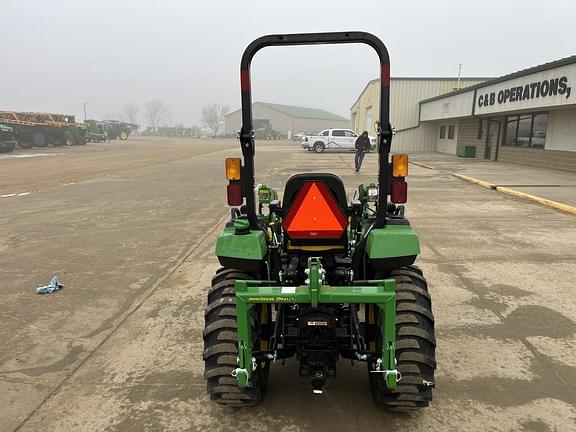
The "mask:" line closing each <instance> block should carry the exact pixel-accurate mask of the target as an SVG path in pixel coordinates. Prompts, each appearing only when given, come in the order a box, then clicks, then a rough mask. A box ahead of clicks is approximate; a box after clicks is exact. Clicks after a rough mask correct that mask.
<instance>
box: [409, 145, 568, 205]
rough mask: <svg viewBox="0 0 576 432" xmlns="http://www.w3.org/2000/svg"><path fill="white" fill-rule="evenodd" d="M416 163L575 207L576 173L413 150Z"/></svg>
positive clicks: (412, 159) (413, 159) (411, 157)
mask: <svg viewBox="0 0 576 432" xmlns="http://www.w3.org/2000/svg"><path fill="white" fill-rule="evenodd" d="M410 160H411V161H412V162H413V163H415V164H419V165H420V166H424V167H430V168H433V169H436V170H443V171H446V172H450V173H457V174H461V175H465V176H468V177H473V178H475V179H478V180H482V181H485V182H488V183H491V184H493V185H496V186H504V187H506V188H510V189H514V190H516V191H518V192H523V193H526V194H530V195H536V196H538V197H542V198H544V199H547V200H552V201H556V202H559V203H562V204H566V205H568V206H572V207H576V173H574V172H569V171H560V170H551V169H547V168H536V167H530V166H524V165H516V164H509V163H504V162H491V161H484V160H478V159H466V158H460V157H457V156H452V155H448V154H442V153H417V154H413V155H410Z"/></svg>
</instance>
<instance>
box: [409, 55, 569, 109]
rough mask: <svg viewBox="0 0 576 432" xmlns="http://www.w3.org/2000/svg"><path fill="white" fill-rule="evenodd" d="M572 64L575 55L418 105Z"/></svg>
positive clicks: (429, 99)
mask: <svg viewBox="0 0 576 432" xmlns="http://www.w3.org/2000/svg"><path fill="white" fill-rule="evenodd" d="M572 63H576V55H573V56H570V57H564V58H561V59H560V60H555V61H552V62H548V63H543V64H541V65H538V66H533V67H530V68H528V69H521V70H519V71H516V72H512V73H509V74H506V75H502V76H501V77H498V78H492V79H489V80H487V81H484V82H482V83H480V84H474V85H471V86H469V87H465V88H463V89H460V90H454V91H451V92H449V93H444V94H441V95H439V96H434V97H431V98H428V99H424V100H422V101H420V103H421V104H422V103H426V102H432V101H435V100H438V99H443V98H445V97H449V96H454V95H457V94H460V93H466V92H469V91H472V90H476V89H479V88H482V87H488V86H491V85H493V84H498V83H500V82H504V81H508V80H511V79H514V78H519V77H523V76H525V75H530V74H533V73H536V72H542V71H545V70H548V69H554V68H557V67H560V66H566V65H569V64H572Z"/></svg>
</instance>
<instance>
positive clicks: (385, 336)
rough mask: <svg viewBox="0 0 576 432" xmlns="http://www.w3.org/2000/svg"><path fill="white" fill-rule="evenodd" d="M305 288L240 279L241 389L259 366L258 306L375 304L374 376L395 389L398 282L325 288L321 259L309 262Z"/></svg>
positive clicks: (237, 374) (236, 372) (237, 373)
mask: <svg viewBox="0 0 576 432" xmlns="http://www.w3.org/2000/svg"><path fill="white" fill-rule="evenodd" d="M306 274H307V276H308V277H307V280H306V285H300V286H280V285H269V284H268V283H267V282H266V283H265V282H262V281H253V280H237V281H236V282H235V288H236V312H237V326H238V368H236V369H234V371H232V376H234V377H235V378H236V379H237V381H238V387H240V388H245V387H249V386H250V385H251V384H250V379H251V378H252V373H253V372H254V370H255V369H256V368H255V367H254V365H256V367H257V362H255V360H254V358H253V353H252V335H251V331H250V309H251V308H252V307H253V306H254V305H255V304H259V303H269V304H309V305H311V306H312V307H318V305H319V304H324V303H327V304H330V303H331V304H375V305H377V306H378V307H379V308H380V309H381V310H382V315H383V316H382V323H381V326H382V327H381V329H382V332H381V333H382V352H381V353H379V354H380V355H381V357H380V358H379V359H378V360H377V363H376V369H375V370H374V371H373V372H375V373H383V374H384V376H383V379H384V380H385V382H386V386H387V388H388V389H389V390H394V389H396V385H397V382H398V380H399V373H398V371H397V370H396V281H395V280H394V279H384V280H370V281H366V284H365V285H358V286H357V285H351V286H330V285H324V269H323V268H322V264H321V262H320V258H318V257H310V258H309V259H308V268H307V269H306Z"/></svg>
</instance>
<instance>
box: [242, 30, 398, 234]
mask: <svg viewBox="0 0 576 432" xmlns="http://www.w3.org/2000/svg"><path fill="white" fill-rule="evenodd" d="M344 43H346V44H348V43H363V44H366V45H370V46H371V47H372V48H374V50H375V51H376V53H377V54H378V57H379V59H380V118H379V123H378V125H379V126H378V183H379V187H380V194H379V198H378V212H377V214H376V227H381V226H383V225H384V224H385V215H386V205H387V201H388V190H389V183H390V167H389V162H388V159H389V154H390V145H391V142H392V128H391V126H390V58H389V56H388V50H387V49H386V46H385V45H384V44H383V43H382V41H381V40H380V39H378V38H377V37H376V36H374V35H373V34H370V33H366V32H336V33H299V34H278V35H267V36H262V37H259V38H258V39H255V40H254V41H253V42H252V43H251V44H250V45H248V47H247V48H246V49H245V50H244V54H243V55H242V60H241V62H240V88H241V91H242V128H241V129H240V145H241V146H242V155H243V156H244V168H243V175H242V194H243V195H244V197H245V198H246V212H247V215H248V220H249V222H250V227H251V228H252V229H257V228H258V219H257V217H256V203H255V199H254V184H255V182H254V154H255V148H254V125H253V122H252V91H251V84H250V65H251V63H252V58H253V57H254V55H255V54H256V53H257V52H258V51H260V50H261V49H262V48H264V47H267V46H283V45H287V46H291V45H319V44H344Z"/></svg>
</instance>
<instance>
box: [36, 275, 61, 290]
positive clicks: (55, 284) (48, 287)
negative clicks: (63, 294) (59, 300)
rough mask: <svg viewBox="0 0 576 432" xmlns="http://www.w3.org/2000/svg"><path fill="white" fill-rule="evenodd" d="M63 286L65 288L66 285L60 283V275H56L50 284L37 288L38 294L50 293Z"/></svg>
mask: <svg viewBox="0 0 576 432" xmlns="http://www.w3.org/2000/svg"><path fill="white" fill-rule="evenodd" d="M62 288H64V285H62V284H61V283H60V279H58V276H54V277H53V278H52V280H51V281H50V283H49V284H48V285H44V286H39V287H38V288H36V294H50V293H53V292H54V291H58V290H59V289H62Z"/></svg>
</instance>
